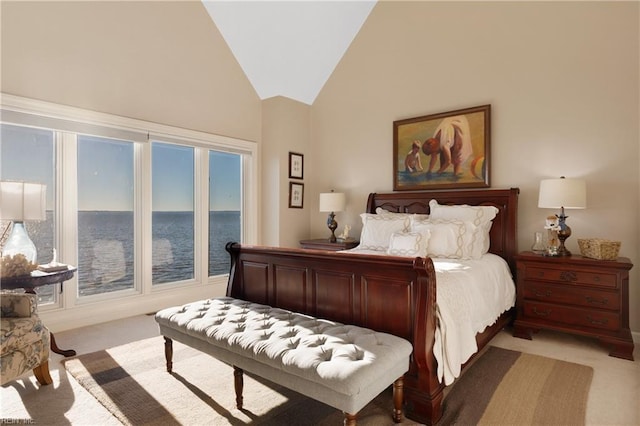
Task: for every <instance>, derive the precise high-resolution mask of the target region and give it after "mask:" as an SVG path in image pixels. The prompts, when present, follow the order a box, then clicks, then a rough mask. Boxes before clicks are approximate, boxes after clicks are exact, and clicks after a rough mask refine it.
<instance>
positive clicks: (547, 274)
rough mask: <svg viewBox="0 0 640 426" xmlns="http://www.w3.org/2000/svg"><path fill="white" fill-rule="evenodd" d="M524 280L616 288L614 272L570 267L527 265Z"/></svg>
mask: <svg viewBox="0 0 640 426" xmlns="http://www.w3.org/2000/svg"><path fill="white" fill-rule="evenodd" d="M524 279H525V280H536V281H556V282H561V283H567V284H586V285H592V286H598V287H607V288H616V287H617V285H618V284H617V276H616V274H608V273H602V272H588V271H584V270H582V271H580V270H577V269H575V270H574V269H572V268H564V269H552V268H544V267H536V266H529V267H527V269H526V272H525V276H524Z"/></svg>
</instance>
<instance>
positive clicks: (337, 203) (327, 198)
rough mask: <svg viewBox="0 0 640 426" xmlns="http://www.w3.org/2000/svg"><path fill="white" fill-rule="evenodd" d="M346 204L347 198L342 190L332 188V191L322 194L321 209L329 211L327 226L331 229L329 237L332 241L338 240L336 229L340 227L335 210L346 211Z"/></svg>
mask: <svg viewBox="0 0 640 426" xmlns="http://www.w3.org/2000/svg"><path fill="white" fill-rule="evenodd" d="M346 204H347V200H346V197H345V195H344V194H343V193H342V192H333V189H332V190H331V192H324V193H322V194H320V211H321V212H329V217H328V218H327V227H328V228H329V229H330V230H331V237H329V242H331V243H335V242H336V241H337V238H336V229H337V228H338V222H336V215H335V212H341V211H344V207H345V206H346Z"/></svg>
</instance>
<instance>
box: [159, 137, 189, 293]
mask: <svg viewBox="0 0 640 426" xmlns="http://www.w3.org/2000/svg"><path fill="white" fill-rule="evenodd" d="M151 155H152V162H153V168H152V174H151V179H152V182H153V183H152V186H153V193H152V202H153V217H152V229H153V231H152V233H153V284H163V283H168V282H173V281H181V280H188V279H191V278H193V277H194V235H195V229H194V204H193V203H194V199H193V197H194V182H193V177H194V161H193V155H194V149H193V148H192V147H185V146H179V145H171V144H166V143H158V142H154V143H153V144H152V151H151Z"/></svg>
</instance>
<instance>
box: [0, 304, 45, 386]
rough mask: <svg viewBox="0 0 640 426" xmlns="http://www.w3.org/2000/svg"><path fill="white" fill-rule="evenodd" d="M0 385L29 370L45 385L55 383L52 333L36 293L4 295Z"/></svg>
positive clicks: (1, 319) (0, 339)
mask: <svg viewBox="0 0 640 426" xmlns="http://www.w3.org/2000/svg"><path fill="white" fill-rule="evenodd" d="M0 305H1V307H2V311H1V315H0V316H1V318H0V322H2V335H1V336H0V382H1V383H0V384H2V385H4V384H5V383H7V382H9V381H11V380H13V379H15V378H17V377H18V376H21V375H22V374H24V373H25V372H27V371H29V370H33V374H34V375H35V376H36V379H37V380H38V382H39V383H40V384H41V385H48V384H51V383H52V382H53V381H52V380H51V376H50V375H49V341H50V340H49V339H50V336H49V330H48V329H47V328H46V327H45V326H44V325H43V324H42V320H41V319H40V317H39V316H38V310H37V306H38V299H37V296H36V295H35V294H28V293H10V292H2V293H0Z"/></svg>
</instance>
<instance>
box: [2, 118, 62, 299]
mask: <svg viewBox="0 0 640 426" xmlns="http://www.w3.org/2000/svg"><path fill="white" fill-rule="evenodd" d="M54 158H55V157H54V133H53V132H52V131H50V130H42V129H35V128H30V127H20V126H11V125H3V126H2V132H1V138H0V179H1V180H15V181H25V182H37V183H43V184H45V185H46V186H47V207H46V217H47V219H46V220H45V221H43V222H30V221H27V222H25V227H26V229H27V233H28V234H29V237H30V238H31V241H33V243H34V244H35V246H36V249H37V253H38V263H48V262H49V261H51V258H52V257H53V248H54V247H55V244H54V213H55V212H54V203H53V200H54V196H55V186H54V182H55V179H54ZM10 226H11V222H9V221H6V223H5V221H3V223H0V236H2V240H1V241H0V245H2V244H3V243H4V241H5V239H6V238H7V237H8V235H9V229H10V228H9V227H10ZM54 287H55V286H46V287H43V288H41V289H38V295H39V297H40V302H41V303H47V302H54V301H55V295H56V292H55V290H54Z"/></svg>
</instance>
